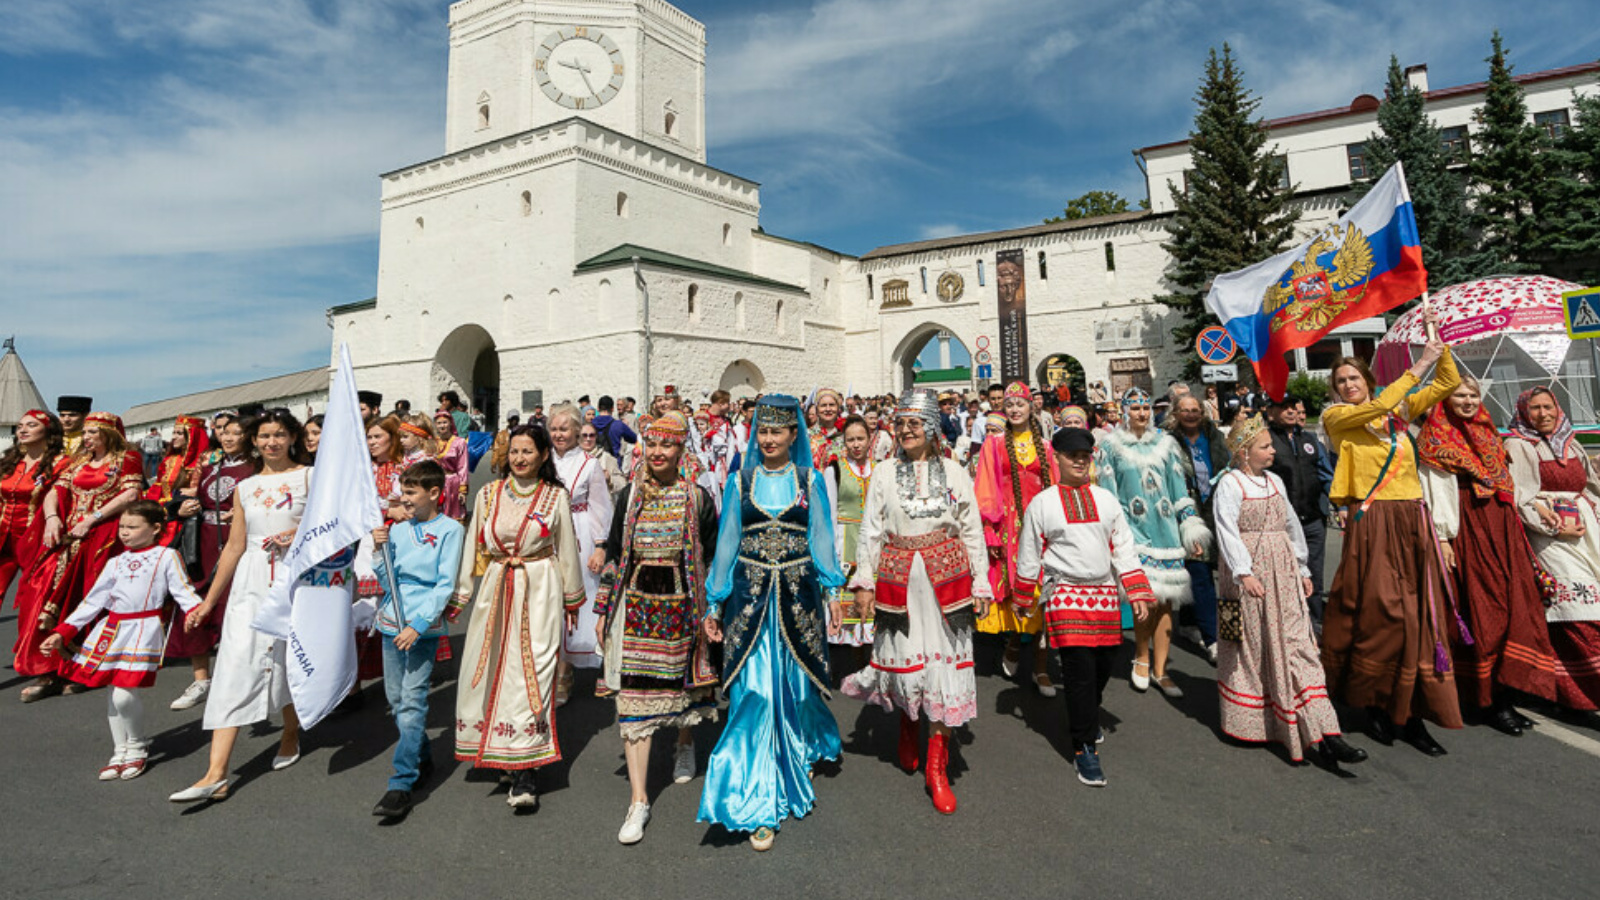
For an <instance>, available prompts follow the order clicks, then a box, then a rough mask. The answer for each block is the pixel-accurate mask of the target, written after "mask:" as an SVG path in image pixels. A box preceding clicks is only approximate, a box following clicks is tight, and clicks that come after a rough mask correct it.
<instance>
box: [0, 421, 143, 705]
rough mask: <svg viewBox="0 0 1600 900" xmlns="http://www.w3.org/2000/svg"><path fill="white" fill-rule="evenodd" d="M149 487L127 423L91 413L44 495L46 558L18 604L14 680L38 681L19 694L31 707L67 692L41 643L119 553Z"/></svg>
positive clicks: (31, 576) (38, 564)
mask: <svg viewBox="0 0 1600 900" xmlns="http://www.w3.org/2000/svg"><path fill="white" fill-rule="evenodd" d="M143 486H144V460H143V459H142V458H141V456H140V455H139V452H138V451H137V450H132V449H129V447H128V445H127V440H126V438H125V437H124V433H123V430H122V419H121V418H119V417H117V416H115V415H112V414H111V413H103V412H99V413H91V414H89V416H88V418H86V419H84V422H83V444H82V445H81V446H80V447H79V448H78V452H77V454H76V456H74V457H73V460H72V464H71V466H70V467H69V468H68V469H67V471H66V472H65V473H63V475H62V476H61V479H60V481H59V482H58V483H57V484H56V487H55V489H54V490H52V491H50V492H49V493H47V494H46V495H45V498H44V504H43V510H42V511H43V514H44V535H43V546H44V553H43V554H41V555H40V557H39V559H38V561H37V562H35V563H34V565H33V568H32V570H31V571H30V572H29V573H28V582H27V584H25V585H24V586H23V589H22V591H21V592H20V593H19V596H18V598H17V607H18V609H19V610H20V614H19V616H18V619H17V646H16V659H15V662H14V665H15V667H16V670H17V674H19V675H24V676H32V677H35V678H36V679H37V680H36V681H35V682H34V683H33V684H31V685H28V686H27V687H26V688H23V690H22V702H24V703H31V702H33V701H34V700H38V699H41V698H43V697H46V696H49V695H51V694H56V693H60V692H61V690H62V683H61V679H60V677H59V675H58V668H59V666H60V662H59V661H58V660H56V659H54V658H52V657H48V656H45V655H44V654H42V653H40V652H39V645H40V643H42V642H43V641H44V638H45V636H46V635H47V634H49V632H50V629H52V628H54V627H55V626H56V625H57V624H58V623H59V622H60V621H61V620H63V619H65V618H66V617H67V616H68V615H69V614H71V612H72V610H73V609H74V608H75V607H76V606H77V605H78V601H80V600H82V599H83V596H84V595H85V594H87V593H88V592H89V588H90V587H92V586H93V585H94V582H95V579H96V578H98V577H100V570H101V569H103V568H105V565H106V563H107V562H109V561H110V560H111V558H112V557H114V556H116V555H117V554H118V553H120V552H121V551H122V543H121V541H119V540H118V539H117V517H118V516H119V515H121V514H122V510H123V509H125V508H127V506H128V504H130V503H132V502H133V501H134V500H137V499H138V497H139V492H140V490H141V488H142V487H143Z"/></svg>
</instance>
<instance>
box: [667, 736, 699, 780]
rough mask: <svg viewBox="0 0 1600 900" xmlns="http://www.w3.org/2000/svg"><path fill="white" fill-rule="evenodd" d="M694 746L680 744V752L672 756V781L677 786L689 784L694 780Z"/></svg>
mask: <svg viewBox="0 0 1600 900" xmlns="http://www.w3.org/2000/svg"><path fill="white" fill-rule="evenodd" d="M694 776H695V767H694V745H693V744H679V745H678V751H677V752H676V753H674V754H673V756H672V781H673V783H675V784H688V783H689V782H691V781H693V780H694Z"/></svg>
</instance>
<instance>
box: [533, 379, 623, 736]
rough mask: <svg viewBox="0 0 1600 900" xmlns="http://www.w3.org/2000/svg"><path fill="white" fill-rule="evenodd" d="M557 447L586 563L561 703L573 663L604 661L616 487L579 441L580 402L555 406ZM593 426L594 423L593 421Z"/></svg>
mask: <svg viewBox="0 0 1600 900" xmlns="http://www.w3.org/2000/svg"><path fill="white" fill-rule="evenodd" d="M548 421H549V423H550V424H549V428H550V445H551V453H552V455H553V456H554V458H555V466H556V475H557V476H558V477H560V479H561V483H562V484H563V485H565V486H566V489H567V492H568V495H569V496H570V497H571V498H572V527H573V528H574V529H575V531H576V535H577V538H578V559H579V561H580V562H581V563H582V565H583V597H584V600H583V608H582V609H580V610H579V611H578V625H577V627H576V628H574V629H573V630H572V632H571V633H570V634H568V635H567V639H566V645H565V647H564V648H563V650H562V654H561V657H562V658H561V671H560V674H559V675H557V677H556V705H557V706H561V705H563V704H565V703H566V702H567V698H568V697H569V696H571V695H572V679H573V671H572V670H573V667H574V666H576V667H579V668H584V669H597V668H599V667H600V649H599V647H598V646H597V645H596V644H595V640H594V625H595V622H596V621H598V619H596V617H595V614H594V594H595V591H596V590H597V589H598V588H599V586H600V580H599V579H600V570H601V569H603V568H605V564H606V551H605V548H604V545H605V542H606V535H608V534H610V533H611V509H612V506H611V487H610V485H609V484H607V483H606V470H605V467H604V466H602V465H601V464H600V463H599V461H597V460H596V459H595V458H594V457H593V456H590V455H589V454H588V453H585V452H584V450H583V447H581V446H579V443H578V433H579V432H580V431H582V430H583V427H584V421H583V414H582V413H580V412H579V411H578V408H577V407H576V406H572V405H571V404H561V405H560V406H557V407H555V408H554V409H552V410H550V418H549V420H548ZM590 427H593V426H590Z"/></svg>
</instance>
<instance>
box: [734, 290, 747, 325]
mask: <svg viewBox="0 0 1600 900" xmlns="http://www.w3.org/2000/svg"><path fill="white" fill-rule="evenodd" d="M733 324H734V326H735V327H737V328H738V329H739V330H740V331H743V330H744V292H743V291H738V292H735V293H734V295H733Z"/></svg>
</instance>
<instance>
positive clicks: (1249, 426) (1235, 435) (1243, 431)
mask: <svg viewBox="0 0 1600 900" xmlns="http://www.w3.org/2000/svg"><path fill="white" fill-rule="evenodd" d="M1266 430H1267V422H1266V420H1265V419H1263V418H1261V416H1259V415H1254V416H1251V417H1250V418H1248V419H1245V420H1244V421H1243V422H1240V423H1239V424H1237V425H1235V426H1233V430H1232V431H1229V432H1228V452H1229V453H1238V452H1239V451H1240V450H1243V449H1244V448H1245V447H1248V446H1250V442H1251V441H1253V440H1255V439H1256V438H1257V437H1260V436H1261V433H1262V432H1263V431H1266Z"/></svg>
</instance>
